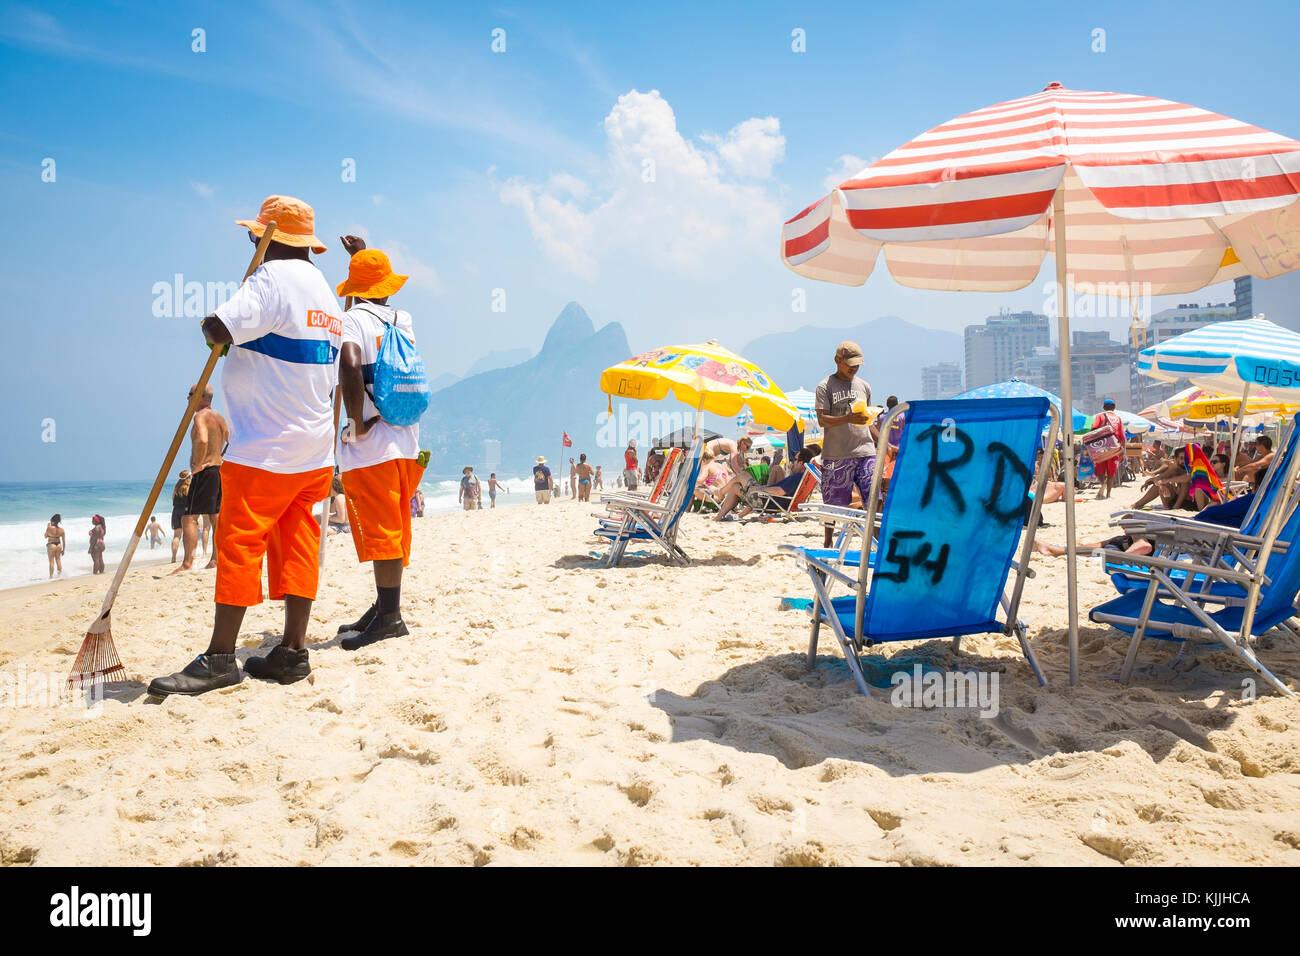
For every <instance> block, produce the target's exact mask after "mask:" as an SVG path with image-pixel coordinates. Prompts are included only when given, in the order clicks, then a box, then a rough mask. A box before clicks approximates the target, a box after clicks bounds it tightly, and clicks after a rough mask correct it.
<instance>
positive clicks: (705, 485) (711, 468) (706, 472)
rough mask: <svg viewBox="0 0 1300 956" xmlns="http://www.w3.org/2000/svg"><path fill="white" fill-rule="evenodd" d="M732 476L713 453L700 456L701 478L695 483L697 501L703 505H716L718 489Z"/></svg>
mask: <svg viewBox="0 0 1300 956" xmlns="http://www.w3.org/2000/svg"><path fill="white" fill-rule="evenodd" d="M730 475H731V472H729V471H727V468H726V466H725V465H723V464H722V463H721V462H720V461H718V460H717V459H716V458H714V457H713V454H712V453H711V452H707V451H706V452H704V453H703V454H702V455H700V477H699V479H698V480H696V482H695V500H696V501H699V502H700V503H701V504H704V503H716V501H715V496H716V495H717V493H718V489H720V488H721V487H722V485H723V483H724V482H726V480H727V479H728V478H729V477H730Z"/></svg>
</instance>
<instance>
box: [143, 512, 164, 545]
mask: <svg viewBox="0 0 1300 956" xmlns="http://www.w3.org/2000/svg"><path fill="white" fill-rule="evenodd" d="M144 531H145V534H147V535H148V536H149V550H150V551H152V550H153V549H154V548H156V547H158V545H160V544H162V540H163V526H162V525H160V524H159V523H158V516H157V515H150V516H149V526H148V527H147V528H145V529H144Z"/></svg>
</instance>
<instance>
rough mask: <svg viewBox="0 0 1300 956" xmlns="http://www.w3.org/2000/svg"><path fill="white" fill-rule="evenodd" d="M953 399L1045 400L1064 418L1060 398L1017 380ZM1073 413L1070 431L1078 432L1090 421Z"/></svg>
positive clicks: (1085, 416)
mask: <svg viewBox="0 0 1300 956" xmlns="http://www.w3.org/2000/svg"><path fill="white" fill-rule="evenodd" d="M954 397H955V398H1044V397H1045V398H1047V399H1049V400H1050V401H1051V403H1052V404H1053V405H1055V406H1056V411H1057V414H1060V415H1062V416H1064V413H1063V412H1061V397H1060V396H1059V395H1053V394H1052V393H1051V392H1049V391H1047V390H1046V389H1042V388H1039V387H1038V386H1037V385H1030V384H1029V383H1028V382H1022V381H1021V380H1020V379H1018V378H1013V379H1010V380H1008V381H1005V382H995V383H994V384H992V385H981V386H980V387H979V388H972V389H969V390H968V391H965V392H962V393H961V394H960V395H957V396H954ZM1071 411H1073V412H1074V418H1073V424H1072V429H1073V430H1074V431H1076V432H1077V431H1079V430H1080V429H1083V428H1087V427H1088V423H1089V422H1090V421H1092V419H1091V418H1090V417H1089V416H1087V415H1085V414H1083V412H1081V411H1079V410H1078V409H1077V408H1074V409H1071Z"/></svg>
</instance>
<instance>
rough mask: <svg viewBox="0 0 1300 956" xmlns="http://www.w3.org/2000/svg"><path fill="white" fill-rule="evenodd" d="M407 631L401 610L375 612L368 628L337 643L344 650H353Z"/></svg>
mask: <svg viewBox="0 0 1300 956" xmlns="http://www.w3.org/2000/svg"><path fill="white" fill-rule="evenodd" d="M409 633H410V631H408V630H407V629H406V622H405V621H403V620H402V612H401V611H394V612H393V613H392V614H376V615H375V619H374V620H373V621H371V622H370V626H369V627H368V628H366V629H365V630H364V631H362V632H361V633H360V634H358V635H357V636H356V637H345V638H343V640H341V641H339V643H340V644H342V645H343V649H344V650H345V651H355V650H357V649H359V648H362V647H368V646H369V645H371V644H374V643H376V642H378V641H386V640H388V638H390V637H404V636H405V635H407V634H409Z"/></svg>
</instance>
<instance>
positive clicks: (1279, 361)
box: [1138, 318, 1300, 399]
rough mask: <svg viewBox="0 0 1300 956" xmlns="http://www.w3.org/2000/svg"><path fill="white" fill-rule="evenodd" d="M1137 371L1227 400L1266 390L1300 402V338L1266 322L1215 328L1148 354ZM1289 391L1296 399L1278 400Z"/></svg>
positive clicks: (1205, 328)
mask: <svg viewBox="0 0 1300 956" xmlns="http://www.w3.org/2000/svg"><path fill="white" fill-rule="evenodd" d="M1138 371H1139V372H1141V373H1142V374H1144V375H1149V376H1151V377H1152V378H1159V379H1164V380H1166V381H1171V382H1172V381H1176V380H1177V379H1181V378H1185V379H1188V380H1189V381H1191V382H1192V383H1193V384H1196V385H1199V386H1201V387H1202V388H1208V389H1213V390H1214V391H1217V392H1223V393H1225V394H1227V395H1238V394H1245V395H1249V394H1252V393H1253V392H1254V391H1255V390H1257V389H1261V388H1267V389H1268V390H1269V391H1270V392H1271V393H1272V394H1274V395H1278V397H1280V398H1288V399H1289V398H1293V397H1300V335H1298V334H1296V333H1295V332H1292V331H1291V330H1290V329H1284V328H1282V326H1280V325H1278V324H1277V323H1275V322H1270V321H1268V319H1262V318H1261V319H1241V320H1229V321H1227V322H1214V323H1211V324H1210V325H1206V326H1202V327H1201V328H1199V329H1194V330H1193V331H1191V332H1184V333H1183V334H1182V335H1176V336H1174V337H1173V338H1172V339H1169V340H1167V341H1164V342H1161V343H1160V344H1159V345H1155V346H1152V347H1151V348H1149V349H1143V350H1142V352H1141V354H1139V355H1138ZM1286 389H1290V390H1292V391H1294V392H1295V395H1294V396H1292V395H1279V392H1281V391H1283V390H1286Z"/></svg>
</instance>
